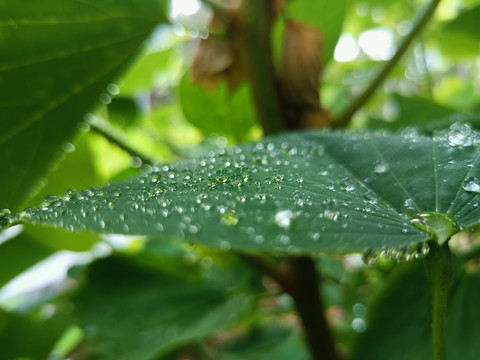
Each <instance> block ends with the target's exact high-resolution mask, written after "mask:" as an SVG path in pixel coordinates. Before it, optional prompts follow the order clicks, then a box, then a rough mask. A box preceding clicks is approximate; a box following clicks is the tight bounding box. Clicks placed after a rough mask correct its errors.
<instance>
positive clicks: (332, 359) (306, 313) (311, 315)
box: [290, 256, 338, 360]
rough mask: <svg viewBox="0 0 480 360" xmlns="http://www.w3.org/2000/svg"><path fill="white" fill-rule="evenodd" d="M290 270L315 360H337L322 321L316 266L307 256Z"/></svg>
mask: <svg viewBox="0 0 480 360" xmlns="http://www.w3.org/2000/svg"><path fill="white" fill-rule="evenodd" d="M291 269H292V275H293V279H294V284H295V288H294V291H293V293H291V294H290V295H291V296H292V298H293V300H294V302H295V305H296V307H297V311H298V315H299V316H300V319H301V321H302V325H303V328H304V329H305V335H306V337H307V342H308V345H309V347H310V351H311V353H312V356H313V359H315V360H338V355H337V353H336V351H335V343H334V341H333V337H332V334H331V332H330V328H329V326H328V323H327V320H326V318H325V311H324V306H323V301H322V298H321V294H320V289H319V286H318V276H317V272H316V268H315V262H314V261H313V259H311V258H310V257H308V256H301V257H294V258H292V260H291Z"/></svg>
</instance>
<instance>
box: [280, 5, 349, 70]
mask: <svg viewBox="0 0 480 360" xmlns="http://www.w3.org/2000/svg"><path fill="white" fill-rule="evenodd" d="M347 7H348V0H340V1H308V0H295V1H289V2H288V3H287V6H286V13H287V14H288V17H289V18H292V19H293V20H296V21H300V22H302V23H305V24H308V25H311V26H314V27H316V28H317V29H318V30H320V33H321V34H322V39H323V45H322V57H323V64H326V63H328V62H329V61H330V60H331V59H332V57H333V52H334V51H335V46H336V45H337V41H338V38H339V37H340V34H341V33H342V27H343V20H344V18H345V13H346V11H347Z"/></svg>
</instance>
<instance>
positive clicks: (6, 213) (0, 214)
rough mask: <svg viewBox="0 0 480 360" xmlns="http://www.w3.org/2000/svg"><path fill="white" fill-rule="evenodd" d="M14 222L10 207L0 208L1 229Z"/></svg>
mask: <svg viewBox="0 0 480 360" xmlns="http://www.w3.org/2000/svg"><path fill="white" fill-rule="evenodd" d="M11 223H12V213H11V212H10V210H8V209H2V210H0V229H6V228H7V227H9V226H10V225H11Z"/></svg>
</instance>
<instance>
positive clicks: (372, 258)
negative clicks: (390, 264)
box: [362, 249, 378, 266]
mask: <svg viewBox="0 0 480 360" xmlns="http://www.w3.org/2000/svg"><path fill="white" fill-rule="evenodd" d="M362 261H363V263H364V264H365V265H368V266H374V265H376V264H377V263H378V253H377V252H376V251H375V250H372V249H368V250H366V251H365V252H364V253H363V254H362Z"/></svg>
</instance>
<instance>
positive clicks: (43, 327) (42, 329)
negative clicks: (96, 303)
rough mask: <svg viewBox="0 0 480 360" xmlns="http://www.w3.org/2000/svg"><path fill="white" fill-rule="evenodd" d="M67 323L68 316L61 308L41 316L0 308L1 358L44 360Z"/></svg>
mask: <svg viewBox="0 0 480 360" xmlns="http://www.w3.org/2000/svg"><path fill="white" fill-rule="evenodd" d="M68 325H69V319H68V317H66V316H65V314H64V312H60V311H59V312H58V313H56V314H54V315H53V316H51V317H49V318H47V319H40V318H35V317H33V316H30V315H20V314H16V313H13V312H7V311H5V310H3V309H1V308H0V349H2V352H1V354H0V355H1V358H2V359H9V360H10V359H17V358H20V357H22V358H28V359H31V360H44V359H46V358H47V357H48V354H49V353H50V351H51V350H52V349H53V346H54V345H55V343H56V342H57V341H58V339H59V338H60V336H61V335H62V333H63V332H64V331H65V329H66V328H67V327H68Z"/></svg>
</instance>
